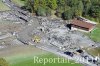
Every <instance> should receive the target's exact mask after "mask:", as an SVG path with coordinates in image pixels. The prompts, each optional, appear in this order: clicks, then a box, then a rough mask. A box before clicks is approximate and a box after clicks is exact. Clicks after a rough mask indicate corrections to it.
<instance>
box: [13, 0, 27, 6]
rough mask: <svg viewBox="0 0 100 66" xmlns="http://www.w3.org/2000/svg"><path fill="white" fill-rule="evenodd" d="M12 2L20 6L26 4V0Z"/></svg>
mask: <svg viewBox="0 0 100 66" xmlns="http://www.w3.org/2000/svg"><path fill="white" fill-rule="evenodd" d="M12 2H13V3H15V4H16V5H18V6H24V4H25V2H24V1H22V0H12Z"/></svg>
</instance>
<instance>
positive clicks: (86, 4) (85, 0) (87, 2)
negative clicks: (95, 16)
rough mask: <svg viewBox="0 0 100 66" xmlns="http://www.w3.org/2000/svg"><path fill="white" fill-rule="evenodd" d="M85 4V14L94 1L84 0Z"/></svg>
mask: <svg viewBox="0 0 100 66" xmlns="http://www.w3.org/2000/svg"><path fill="white" fill-rule="evenodd" d="M83 5H84V9H83V12H84V15H87V14H88V12H89V10H90V7H91V5H92V3H91V1H90V0H83Z"/></svg>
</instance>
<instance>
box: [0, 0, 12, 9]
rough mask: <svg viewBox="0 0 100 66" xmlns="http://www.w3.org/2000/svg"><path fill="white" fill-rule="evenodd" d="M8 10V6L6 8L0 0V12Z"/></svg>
mask: <svg viewBox="0 0 100 66" xmlns="http://www.w3.org/2000/svg"><path fill="white" fill-rule="evenodd" d="M5 10H10V8H9V7H8V6H6V5H5V4H4V3H3V2H2V1H1V0H0V11H5Z"/></svg>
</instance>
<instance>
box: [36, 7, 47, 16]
mask: <svg viewBox="0 0 100 66" xmlns="http://www.w3.org/2000/svg"><path fill="white" fill-rule="evenodd" d="M37 15H38V16H46V10H45V8H43V7H41V6H40V7H38V9H37Z"/></svg>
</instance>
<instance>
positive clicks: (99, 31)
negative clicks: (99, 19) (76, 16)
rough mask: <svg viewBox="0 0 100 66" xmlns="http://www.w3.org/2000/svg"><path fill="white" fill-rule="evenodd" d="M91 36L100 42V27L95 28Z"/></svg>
mask: <svg viewBox="0 0 100 66" xmlns="http://www.w3.org/2000/svg"><path fill="white" fill-rule="evenodd" d="M89 36H90V38H91V39H93V40H94V41H96V42H100V28H96V29H94V30H93V31H92V32H91V33H90V34H89Z"/></svg>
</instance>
